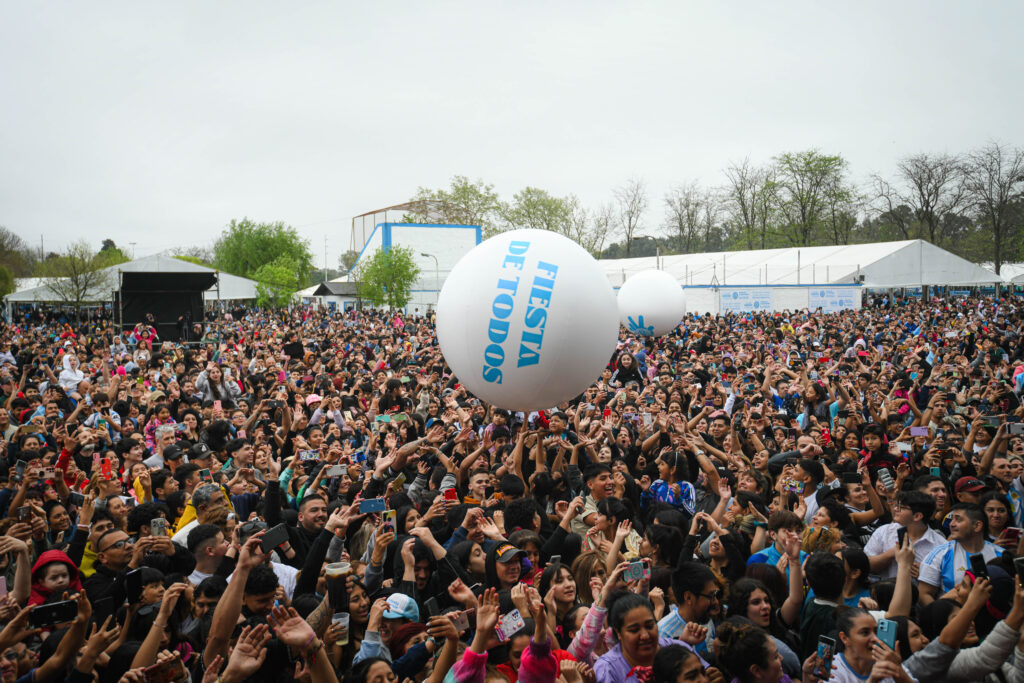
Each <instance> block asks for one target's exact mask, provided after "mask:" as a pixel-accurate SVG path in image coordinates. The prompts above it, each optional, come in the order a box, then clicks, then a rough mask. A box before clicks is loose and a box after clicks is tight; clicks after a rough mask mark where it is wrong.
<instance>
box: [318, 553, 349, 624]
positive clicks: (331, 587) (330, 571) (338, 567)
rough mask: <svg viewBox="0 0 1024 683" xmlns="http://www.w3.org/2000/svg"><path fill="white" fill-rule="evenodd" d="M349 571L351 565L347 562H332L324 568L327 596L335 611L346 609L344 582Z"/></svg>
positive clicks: (346, 590)
mask: <svg viewBox="0 0 1024 683" xmlns="http://www.w3.org/2000/svg"><path fill="white" fill-rule="evenodd" d="M351 571H352V565H351V564H350V563H348V562H332V563H331V564H329V565H327V568H326V569H325V570H324V578H326V579H327V596H328V598H329V600H330V604H331V608H332V609H333V610H334V612H335V613H341V612H344V611H345V610H347V609H348V586H347V585H346V582H347V580H348V575H349V573H351Z"/></svg>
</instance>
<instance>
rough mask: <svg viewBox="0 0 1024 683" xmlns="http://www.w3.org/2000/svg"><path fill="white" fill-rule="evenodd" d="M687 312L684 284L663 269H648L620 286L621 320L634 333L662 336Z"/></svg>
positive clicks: (646, 335)
mask: <svg viewBox="0 0 1024 683" xmlns="http://www.w3.org/2000/svg"><path fill="white" fill-rule="evenodd" d="M685 313H686V297H685V295H684V294H683V288H682V287H680V286H679V283H678V282H677V281H676V279H675V278H674V277H672V276H671V275H669V274H668V273H666V272H665V271H663V270H644V271H641V272H639V273H637V274H636V275H633V276H631V277H630V278H629V279H628V280H626V281H625V282H624V283H622V287H620V288H619V321H620V322H621V323H622V324H623V325H625V326H626V329H628V330H629V331H630V332H632V333H633V334H637V335H641V336H645V337H660V336H661V335H663V334H665V333H667V332H671V331H672V329H673V328H674V327H675V326H676V325H678V324H679V321H680V320H682V318H683V315H684V314H685Z"/></svg>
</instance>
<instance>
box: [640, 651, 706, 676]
mask: <svg viewBox="0 0 1024 683" xmlns="http://www.w3.org/2000/svg"><path fill="white" fill-rule="evenodd" d="M691 657H698V655H697V653H696V652H694V651H693V650H689V649H687V648H685V647H683V646H682V645H669V646H668V647H663V648H661V649H660V650H658V654H656V655H654V666H653V667H652V670H653V671H654V680H655V681H676V680H678V679H679V674H680V673H682V671H683V667H684V666H686V664H687V663H688V662H689V661H690V658H691ZM698 659H699V657H698ZM702 668H703V666H702Z"/></svg>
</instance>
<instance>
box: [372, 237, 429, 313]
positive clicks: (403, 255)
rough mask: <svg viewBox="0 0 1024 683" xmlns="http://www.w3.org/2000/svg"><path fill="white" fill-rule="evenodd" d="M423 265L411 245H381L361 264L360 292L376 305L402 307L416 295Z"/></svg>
mask: <svg viewBox="0 0 1024 683" xmlns="http://www.w3.org/2000/svg"><path fill="white" fill-rule="evenodd" d="M419 275H420V268H419V266H417V265H416V261H415V259H414V258H413V251H412V249H410V248H408V247H391V248H390V249H379V250H378V251H376V252H375V253H374V254H373V256H372V257H371V258H370V259H369V260H364V262H363V263H361V264H360V267H359V296H360V298H363V299H366V300H367V301H369V302H370V303H372V304H373V305H374V306H384V305H387V306H390V307H392V308H402V307H404V306H405V305H406V304H407V303H409V300H410V299H411V298H412V285H413V283H414V282H416V278H418V277H419Z"/></svg>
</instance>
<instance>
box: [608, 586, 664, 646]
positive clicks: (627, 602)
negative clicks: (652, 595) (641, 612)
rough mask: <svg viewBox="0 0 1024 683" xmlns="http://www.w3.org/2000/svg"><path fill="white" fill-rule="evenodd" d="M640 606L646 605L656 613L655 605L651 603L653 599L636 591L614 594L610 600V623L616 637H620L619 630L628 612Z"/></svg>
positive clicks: (652, 612)
mask: <svg viewBox="0 0 1024 683" xmlns="http://www.w3.org/2000/svg"><path fill="white" fill-rule="evenodd" d="M638 607H646V608H647V609H649V610H650V611H651V614H652V615H653V614H654V606H653V605H651V601H650V600H648V599H647V598H645V597H644V596H642V595H637V594H636V593H625V592H623V593H618V594H614V595H612V597H611V598H609V600H608V625H609V626H611V627H612V630H613V631H615V637H616V638H618V634H619V631H621V630H622V625H623V623H624V622H625V620H626V614H627V613H629V612H631V611H632V610H635V609H636V608H638Z"/></svg>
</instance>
